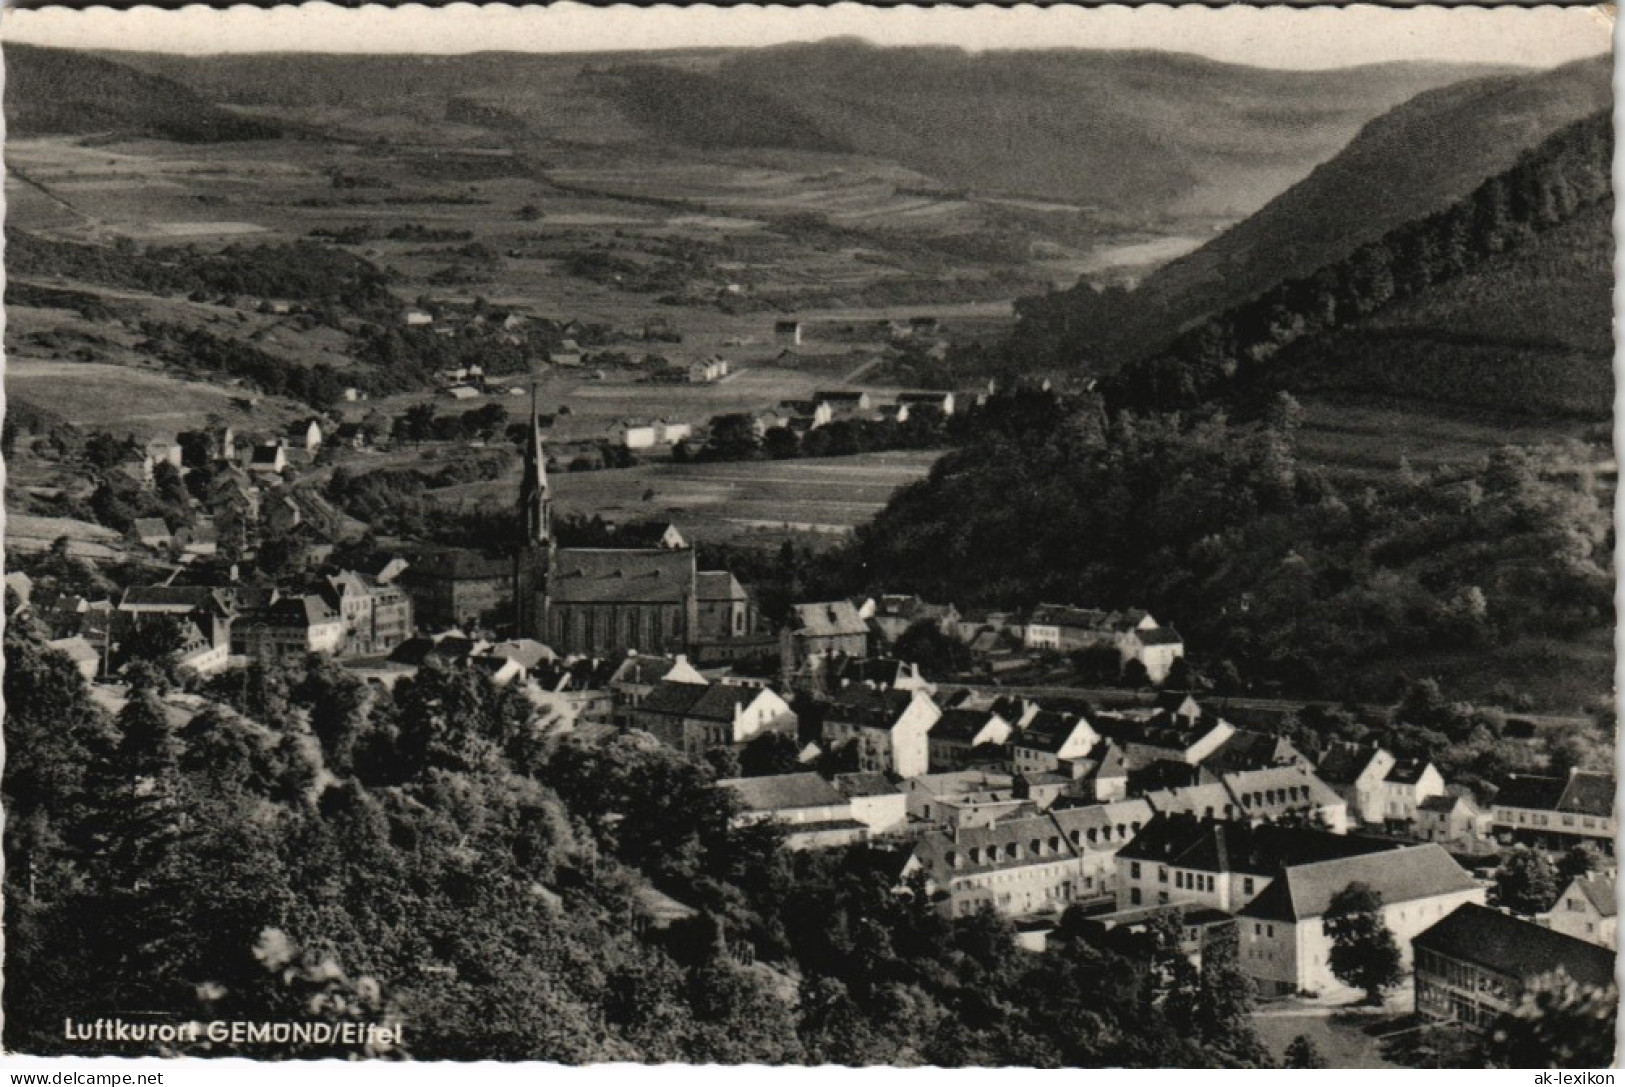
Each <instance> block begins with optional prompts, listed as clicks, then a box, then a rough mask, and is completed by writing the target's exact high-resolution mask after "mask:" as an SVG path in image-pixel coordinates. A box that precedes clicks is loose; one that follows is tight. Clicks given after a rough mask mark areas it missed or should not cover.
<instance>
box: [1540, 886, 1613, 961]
mask: <svg viewBox="0 0 1625 1087" xmlns="http://www.w3.org/2000/svg"><path fill="white" fill-rule="evenodd" d="M1618 913H1619V903H1618V899H1617V898H1616V897H1615V888H1614V876H1613V873H1611V872H1608V873H1600V872H1597V873H1591V874H1588V875H1584V876H1576V877H1575V878H1574V879H1571V880H1570V881H1569V885H1568V886H1567V887H1565V888H1563V891H1562V893H1561V894H1559V895H1558V896H1557V901H1556V902H1555V903H1553V904H1552V908H1551V910H1550V911H1549V912H1548V913H1547V914H1546V916H1545V917H1544V918H1542V920H1543V921H1544V922H1545V924H1546V927H1547V928H1549V929H1551V930H1552V931H1553V932H1561V933H1563V934H1564V935H1565V936H1573V937H1574V938H1575V939H1576V940H1584V941H1585V942H1586V943H1588V944H1596V945H1597V946H1598V947H1606V948H1609V949H1613V948H1615V947H1617V946H1618V940H1619V922H1618V919H1617V918H1618Z"/></svg>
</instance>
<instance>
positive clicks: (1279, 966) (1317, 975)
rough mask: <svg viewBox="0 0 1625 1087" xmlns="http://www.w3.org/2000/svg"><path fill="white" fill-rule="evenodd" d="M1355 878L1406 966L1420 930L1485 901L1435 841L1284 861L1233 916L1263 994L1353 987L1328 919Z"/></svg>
mask: <svg viewBox="0 0 1625 1087" xmlns="http://www.w3.org/2000/svg"><path fill="white" fill-rule="evenodd" d="M1353 883H1363V884H1365V885H1366V886H1368V887H1370V888H1371V889H1372V890H1373V891H1375V892H1376V893H1377V894H1378V895H1379V896H1380V897H1381V899H1382V920H1383V923H1384V924H1385V925H1386V926H1387V927H1388V930H1389V931H1390V932H1392V933H1393V935H1394V942H1395V943H1397V944H1398V945H1399V951H1400V956H1401V960H1402V963H1403V965H1404V966H1406V967H1408V966H1409V965H1410V962H1411V941H1412V940H1413V939H1414V938H1415V937H1416V936H1417V934H1418V933H1420V932H1421V931H1422V930H1423V929H1425V928H1427V927H1428V926H1429V925H1432V924H1434V923H1435V922H1437V921H1439V920H1441V919H1442V918H1444V917H1445V916H1446V915H1448V914H1449V913H1450V912H1451V911H1452V910H1454V909H1456V908H1457V907H1458V906H1462V905H1464V904H1466V903H1478V904H1482V903H1483V901H1484V893H1485V891H1484V887H1483V886H1481V885H1480V884H1479V883H1478V882H1477V881H1475V880H1474V879H1473V878H1472V876H1470V875H1468V874H1467V872H1465V871H1463V870H1462V868H1461V866H1460V865H1458V864H1457V863H1456V862H1455V861H1454V860H1452V859H1451V858H1450V854H1449V853H1446V852H1445V851H1444V848H1443V847H1442V846H1439V845H1435V844H1433V843H1431V842H1430V843H1427V844H1424V845H1413V846H1403V847H1401V848H1398V849H1390V850H1384V851H1382V852H1380V853H1367V854H1363V855H1360V856H1353V857H1342V858H1339V859H1336V860H1326V861H1319V862H1315V863H1310V864H1299V865H1292V866H1290V867H1287V868H1284V869H1282V871H1281V872H1280V874H1279V875H1278V876H1276V878H1275V879H1274V880H1273V881H1272V882H1271V883H1270V885H1269V886H1268V887H1266V888H1264V890H1263V891H1262V892H1260V894H1259V895H1258V897H1257V898H1255V899H1253V900H1252V902H1250V903H1248V904H1247V905H1246V906H1244V907H1242V909H1241V911H1240V912H1239V913H1238V914H1237V915H1236V920H1237V923H1238V932H1239V934H1240V951H1239V965H1240V967H1241V970H1242V972H1243V973H1245V974H1247V975H1248V976H1250V977H1251V978H1252V979H1253V981H1254V982H1255V983H1256V984H1257V985H1258V988H1259V992H1260V993H1261V994H1263V995H1267V996H1279V995H1288V994H1291V993H1300V992H1315V993H1337V994H1342V993H1345V992H1347V991H1348V990H1347V987H1346V986H1344V985H1343V984H1342V983H1341V982H1339V981H1338V980H1337V978H1336V977H1335V976H1333V974H1332V971H1331V961H1330V960H1331V937H1330V936H1328V935H1327V933H1326V928H1325V925H1324V923H1323V921H1324V918H1325V916H1326V911H1327V909H1328V908H1329V907H1330V906H1331V902H1332V899H1333V898H1334V897H1335V896H1336V895H1337V894H1338V892H1340V891H1342V890H1344V889H1346V888H1347V887H1348V886H1349V885H1350V884H1353ZM1610 969H1611V968H1610Z"/></svg>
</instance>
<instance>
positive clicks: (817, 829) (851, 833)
mask: <svg viewBox="0 0 1625 1087" xmlns="http://www.w3.org/2000/svg"><path fill="white" fill-rule="evenodd" d="M717 788H719V789H727V790H728V791H730V792H732V793H733V794H734V795H735V796H736V797H738V799H739V803H740V806H741V809H742V810H741V811H740V812H739V814H738V815H737V816H735V817H734V823H735V825H736V826H749V825H751V824H754V823H763V822H771V823H775V824H777V825H778V826H779V827H781V828H782V829H783V830H784V835H785V838H784V844H785V847H786V848H788V849H819V848H828V847H831V846H843V845H850V844H851V843H853V842H861V841H863V840H864V839H866V838H867V837H868V836H869V828H868V826H867V825H866V824H864V823H863V822H861V821H859V820H857V819H855V818H853V816H852V802H851V801H850V800H849V799H847V797H846V796H845V795H844V794H842V793H841V791H840V790H839V789H836V788H835V786H833V785H831V784H830V783H829V782H827V781H825V780H824V779H823V778H822V777H820V776H819V775H817V774H814V773H802V774H774V775H771V776H768V777H754V778H724V779H722V780H721V781H718V782H717Z"/></svg>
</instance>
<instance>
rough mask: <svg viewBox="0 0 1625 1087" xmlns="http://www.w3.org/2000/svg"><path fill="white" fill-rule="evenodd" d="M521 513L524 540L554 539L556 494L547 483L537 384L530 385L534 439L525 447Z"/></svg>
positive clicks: (539, 542) (547, 541) (546, 541)
mask: <svg viewBox="0 0 1625 1087" xmlns="http://www.w3.org/2000/svg"><path fill="white" fill-rule="evenodd" d="M519 516H520V519H521V521H522V528H523V532H524V543H525V544H527V545H530V546H546V545H549V544H551V543H552V542H553V495H552V493H551V492H550V491H549V489H548V486H547V451H546V450H545V449H544V448H543V447H542V420H541V416H540V415H539V414H538V413H537V409H536V386H535V385H532V386H531V387H530V439H529V441H528V442H527V447H526V449H525V476H524V481H523V482H522V483H521V484H520V486H519Z"/></svg>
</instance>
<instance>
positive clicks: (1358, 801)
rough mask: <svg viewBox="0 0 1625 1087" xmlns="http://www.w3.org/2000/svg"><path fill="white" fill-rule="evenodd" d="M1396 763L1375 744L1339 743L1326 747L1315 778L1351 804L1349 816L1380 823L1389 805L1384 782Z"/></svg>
mask: <svg viewBox="0 0 1625 1087" xmlns="http://www.w3.org/2000/svg"><path fill="white" fill-rule="evenodd" d="M1396 761H1397V760H1396V759H1395V758H1394V756H1393V755H1391V754H1389V753H1388V752H1387V751H1384V750H1383V749H1382V748H1380V747H1377V746H1376V745H1374V744H1355V743H1347V742H1344V741H1338V742H1335V743H1332V744H1330V745H1328V746H1327V748H1326V753H1325V754H1324V755H1322V756H1321V759H1320V765H1319V766H1317V767H1316V768H1315V776H1317V777H1319V778H1320V780H1321V781H1324V782H1325V783H1326V784H1327V785H1330V786H1331V787H1332V788H1333V789H1335V790H1337V793H1338V795H1339V796H1341V797H1342V798H1343V799H1344V800H1346V801H1348V805H1349V814H1350V815H1352V816H1353V817H1354V818H1355V819H1357V820H1358V821H1360V822H1362V823H1380V822H1382V818H1383V805H1384V804H1385V803H1386V801H1387V794H1386V792H1385V791H1384V786H1383V782H1384V781H1385V780H1386V779H1387V777H1388V771H1390V770H1392V769H1393V768H1394V763H1395V762H1396Z"/></svg>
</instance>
